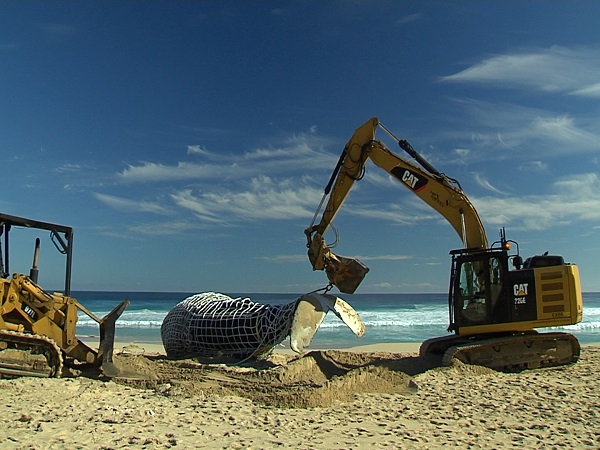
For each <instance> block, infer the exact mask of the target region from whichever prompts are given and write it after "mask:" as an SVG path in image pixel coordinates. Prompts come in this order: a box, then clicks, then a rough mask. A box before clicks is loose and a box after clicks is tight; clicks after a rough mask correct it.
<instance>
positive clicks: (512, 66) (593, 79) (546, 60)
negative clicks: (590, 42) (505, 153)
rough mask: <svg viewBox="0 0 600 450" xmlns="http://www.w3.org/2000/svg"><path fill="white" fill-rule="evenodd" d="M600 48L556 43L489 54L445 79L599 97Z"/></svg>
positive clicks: (443, 79) (444, 80) (447, 80)
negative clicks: (545, 46)
mask: <svg viewBox="0 0 600 450" xmlns="http://www.w3.org/2000/svg"><path fill="white" fill-rule="evenodd" d="M599 72H600V49H598V48H596V47H578V48H576V47H561V46H553V47H550V48H545V49H536V50H531V51H523V52H518V53H506V54H501V55H494V56H491V57H488V58H485V59H483V60H481V61H479V62H477V63H475V64H473V65H472V66H470V67H468V68H466V69H464V70H462V71H460V72H457V73H455V74H452V75H448V76H445V77H441V78H440V81H442V82H454V83H479V84H489V85H496V86H498V85H505V86H511V87H522V88H526V89H536V90H541V91H545V92H561V93H566V94H576V95H580V96H584V95H587V96H590V97H598V94H599V92H600V87H599V86H598V73H599Z"/></svg>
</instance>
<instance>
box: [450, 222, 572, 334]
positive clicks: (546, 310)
mask: <svg viewBox="0 0 600 450" xmlns="http://www.w3.org/2000/svg"><path fill="white" fill-rule="evenodd" d="M500 236H501V239H500V241H498V242H495V243H494V244H492V246H491V248H489V249H459V250H453V251H451V252H450V254H451V255H452V268H451V276H450V294H449V304H450V308H449V310H450V326H449V331H454V332H456V333H457V334H461V335H471V334H481V333H495V332H518V331H526V330H532V329H533V328H541V327H549V326H563V325H572V324H575V323H578V322H580V321H581V319H582V309H583V308H582V303H583V302H582V295H581V286H580V284H579V272H578V269H577V266H576V265H574V264H566V263H565V262H564V259H563V258H562V257H561V256H554V255H547V254H546V255H538V256H533V257H531V258H528V259H527V260H526V261H525V264H522V258H521V256H520V255H519V253H518V244H517V243H516V242H514V241H507V240H506V238H505V234H504V230H501V233H500ZM511 243H513V244H516V248H517V251H516V253H511V252H510V248H511V245H510V244H511ZM498 244H499V245H498ZM511 262H512V265H513V268H510V265H511V264H510V263H511Z"/></svg>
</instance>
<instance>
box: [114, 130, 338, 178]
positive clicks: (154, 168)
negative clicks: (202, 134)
mask: <svg viewBox="0 0 600 450" xmlns="http://www.w3.org/2000/svg"><path fill="white" fill-rule="evenodd" d="M326 143H327V140H326V139H324V138H322V137H319V136H316V135H311V134H307V133H300V134H295V135H293V136H291V137H289V138H287V139H285V140H284V142H283V144H282V145H281V146H279V147H268V148H257V149H254V150H251V151H248V152H246V153H244V155H243V157H240V156H239V155H235V154H219V155H216V154H215V153H213V152H209V151H208V150H206V149H205V148H204V147H202V146H199V145H190V146H188V148H187V153H188V154H193V155H199V156H202V157H205V158H206V159H211V160H216V159H218V161H220V162H219V163H215V162H212V163H197V162H187V161H180V162H178V163H177V164H176V165H166V164H161V163H154V162H142V163H140V164H139V165H129V166H128V167H127V168H125V169H123V170H122V171H121V172H120V173H118V175H117V178H118V179H119V180H120V181H123V182H128V183H147V182H171V181H186V180H223V179H227V178H237V179H244V178H249V177H252V176H259V175H265V174H270V173H281V172H282V171H288V172H292V171H293V172H296V171H297V170H298V168H299V167H303V168H308V167H315V168H318V169H322V168H329V167H331V168H333V166H334V164H335V160H336V155H332V154H330V153H327V152H325V151H323V146H324V145H325V144H326ZM340 152H341V149H340Z"/></svg>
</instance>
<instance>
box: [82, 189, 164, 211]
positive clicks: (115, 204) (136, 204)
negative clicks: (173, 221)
mask: <svg viewBox="0 0 600 450" xmlns="http://www.w3.org/2000/svg"><path fill="white" fill-rule="evenodd" d="M94 197H96V199H98V200H100V201H101V202H102V203H104V204H105V205H107V206H110V207H111V208H114V209H117V210H119V211H124V212H145V213H153V214H167V213H168V211H167V209H166V208H165V207H164V206H161V205H159V204H158V203H152V202H145V201H138V200H130V199H125V198H121V197H116V196H114V195H106V194H100V193H97V192H96V193H94Z"/></svg>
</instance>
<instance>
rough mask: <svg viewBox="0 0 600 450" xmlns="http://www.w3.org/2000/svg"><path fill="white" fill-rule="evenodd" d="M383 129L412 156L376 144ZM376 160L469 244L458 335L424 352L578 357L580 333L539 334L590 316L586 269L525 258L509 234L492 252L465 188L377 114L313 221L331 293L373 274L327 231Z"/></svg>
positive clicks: (313, 252)
mask: <svg viewBox="0 0 600 450" xmlns="http://www.w3.org/2000/svg"><path fill="white" fill-rule="evenodd" d="M378 128H381V129H383V130H384V131H385V132H386V133H387V134H389V135H390V136H391V138H392V139H393V140H394V141H395V142H397V143H398V145H399V146H400V148H401V149H402V150H404V151H405V152H406V153H407V154H408V155H410V157H411V158H412V160H409V159H407V158H404V157H401V156H399V155H397V154H395V153H393V152H392V151H391V150H389V149H388V148H387V147H386V145H385V144H384V143H383V142H381V141H379V140H376V139H375V133H376V131H377V129H378ZM368 160H371V161H372V162H373V163H374V164H375V165H376V166H378V167H380V168H381V169H383V170H384V171H386V172H387V173H388V174H389V175H391V177H393V178H394V179H396V180H398V181H399V182H400V184H401V185H403V186H405V187H407V188H408V189H409V190H410V191H412V192H413V193H414V194H416V195H417V196H418V197H419V198H420V199H421V200H423V201H424V202H425V203H427V204H428V205H429V206H431V207H432V208H433V209H435V210H436V211H437V212H438V213H440V214H441V215H442V216H443V217H444V218H445V219H446V220H447V221H448V222H449V223H450V225H451V226H452V227H453V228H454V229H455V230H456V232H457V233H458V235H459V236H460V238H461V240H462V242H463V247H462V248H460V249H457V250H452V251H451V252H450V255H451V257H452V263H451V269H450V289H449V294H448V306H449V322H450V324H449V327H448V331H449V332H453V334H452V335H447V336H443V337H437V338H432V339H429V340H426V341H425V342H423V343H422V344H421V349H420V353H421V355H422V356H424V357H431V358H438V359H441V361H442V362H443V363H444V364H451V363H452V361H453V360H454V359H458V360H460V361H462V362H464V363H468V364H476V365H482V366H487V367H490V368H493V369H497V370H522V369H528V368H538V367H552V366H559V365H564V364H569V363H572V362H575V361H577V359H578V357H579V353H580V345H579V342H578V340H577V339H576V337H575V336H573V335H572V334H570V333H566V332H543V333H538V332H537V331H536V330H535V329H537V328H545V327H558V326H564V325H572V324H576V323H578V322H580V321H581V320H582V312H583V300H582V294H581V285H580V280H579V271H578V268H577V266H576V265H575V264H569V263H565V261H564V259H563V257H562V256H555V255H548V254H547V253H546V254H543V255H536V256H532V257H530V258H527V259H526V260H525V261H523V259H522V257H521V256H520V255H519V246H518V243H516V242H515V241H512V240H507V239H506V236H505V233H504V229H502V230H501V232H500V240H499V241H497V242H494V243H493V244H492V245H491V246H489V245H488V241H487V237H486V233H485V230H484V227H483V224H482V222H481V219H480V218H479V215H478V213H477V211H476V210H475V207H474V206H473V204H472V203H471V201H470V200H469V198H468V197H467V195H466V194H465V192H464V191H463V190H462V188H461V186H460V184H459V182H458V181H457V180H455V179H453V178H450V177H448V176H447V175H445V174H443V173H441V172H439V171H438V170H437V169H435V168H434V167H433V166H432V165H431V164H430V163H429V162H428V161H427V160H426V159H425V158H424V157H423V156H422V155H420V154H419V153H418V152H417V151H416V150H415V149H414V148H413V147H412V146H411V145H410V144H409V143H408V142H407V141H405V140H400V139H398V138H396V136H394V134H393V133H392V132H391V131H389V130H388V129H387V128H386V127H384V126H383V125H382V124H381V123H380V122H379V120H378V119H377V118H372V119H370V120H369V121H368V122H366V123H365V124H364V125H362V126H361V127H359V128H357V129H356V131H355V133H354V135H353V136H352V138H351V139H350V140H349V141H348V143H347V144H346V146H345V147H344V150H343V151H342V154H341V156H340V158H339V160H338V163H337V165H336V167H335V169H334V171H333V173H332V175H331V178H330V180H329V182H328V184H327V186H326V187H325V192H324V195H323V198H322V199H321V203H320V204H319V207H318V208H317V211H316V213H315V215H314V217H313V220H312V223H311V224H310V225H309V227H308V228H307V229H306V230H305V234H306V237H307V247H308V257H309V260H310V263H311V265H312V267H313V270H325V272H326V274H327V277H328V279H329V282H330V286H329V288H331V287H332V286H336V287H337V288H338V289H339V290H340V291H341V292H344V293H350V294H351V293H354V291H355V290H356V289H357V287H358V286H359V285H360V283H361V282H362V280H363V279H364V277H365V275H366V274H367V272H368V271H369V269H368V268H367V267H366V266H365V265H364V264H363V263H362V262H360V261H359V260H357V259H353V258H347V257H343V256H339V255H336V254H335V253H333V252H332V251H331V249H330V248H329V246H328V245H327V244H326V243H325V233H326V231H327V230H328V229H329V228H330V226H331V225H332V221H333V220H334V218H335V216H336V214H337V213H338V211H339V209H340V207H341V206H342V204H343V202H344V200H345V199H346V197H347V195H348V194H349V192H350V189H351V188H352V186H353V185H354V183H355V182H356V181H358V180H360V179H361V178H362V177H363V175H364V172H365V165H366V162H367V161H368ZM321 211H322V215H321V219H320V221H319V222H318V223H316V222H317V218H318V216H319V214H320V213H321ZM511 244H514V247H515V248H516V250H513V249H511V247H512V246H511ZM509 263H511V264H509ZM509 265H512V266H513V267H512V268H510V267H509Z"/></svg>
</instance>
